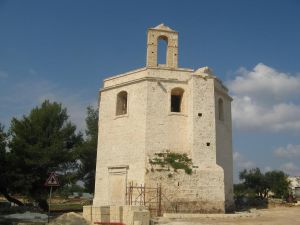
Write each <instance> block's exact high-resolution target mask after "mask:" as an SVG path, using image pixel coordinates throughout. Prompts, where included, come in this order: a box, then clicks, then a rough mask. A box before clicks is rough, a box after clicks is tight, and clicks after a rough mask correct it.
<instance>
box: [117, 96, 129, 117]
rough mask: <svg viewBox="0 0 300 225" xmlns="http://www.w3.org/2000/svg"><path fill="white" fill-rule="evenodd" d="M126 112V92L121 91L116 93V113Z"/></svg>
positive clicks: (122, 113)
mask: <svg viewBox="0 0 300 225" xmlns="http://www.w3.org/2000/svg"><path fill="white" fill-rule="evenodd" d="M126 113H127V92H126V91H121V92H119V93H118V95H117V109H116V115H117V116H119V115H124V114H126Z"/></svg>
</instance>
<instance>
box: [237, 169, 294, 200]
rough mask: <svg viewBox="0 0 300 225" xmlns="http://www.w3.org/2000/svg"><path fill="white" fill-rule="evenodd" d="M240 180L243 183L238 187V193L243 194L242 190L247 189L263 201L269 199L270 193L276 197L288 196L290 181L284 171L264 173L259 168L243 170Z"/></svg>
mask: <svg viewBox="0 0 300 225" xmlns="http://www.w3.org/2000/svg"><path fill="white" fill-rule="evenodd" d="M240 179H241V180H242V181H243V183H242V185H240V186H236V188H237V189H238V192H241V188H245V189H248V192H251V191H253V192H254V193H255V194H256V195H257V196H259V197H260V198H261V199H265V198H267V197H268V194H269V192H270V191H272V192H273V193H274V195H275V196H276V197H284V196H285V195H287V194H288V188H289V181H288V179H287V175H285V174H284V173H283V172H282V171H277V170H274V171H269V172H266V173H262V172H261V171H260V169H259V168H254V169H250V170H243V171H242V172H240Z"/></svg>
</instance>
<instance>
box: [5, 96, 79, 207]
mask: <svg viewBox="0 0 300 225" xmlns="http://www.w3.org/2000/svg"><path fill="white" fill-rule="evenodd" d="M68 118H69V117H68V114H67V110H66V108H63V107H62V105H61V104H59V103H56V102H50V101H48V100H46V101H44V102H43V103H42V104H41V106H40V107H36V108H34V109H32V110H31V112H30V113H29V115H28V116H23V118H22V119H16V118H13V119H12V121H11V127H10V133H11V140H10V142H9V149H10V151H9V152H8V153H7V154H6V156H7V157H8V161H9V163H10V165H9V167H10V171H9V173H8V174H7V176H8V177H9V178H10V183H9V184H8V188H9V190H10V192H12V193H21V194H24V195H27V196H28V197H30V198H32V199H33V200H35V201H36V202H38V204H39V206H40V207H41V208H43V209H47V207H48V205H47V202H46V199H47V194H48V190H47V188H46V187H45V186H44V183H45V180H46V179H47V177H48V173H49V172H58V173H60V174H64V175H65V174H66V173H67V172H68V171H69V172H72V171H73V170H74V168H75V167H76V159H77V155H76V148H77V147H78V146H80V145H81V143H82V135H81V134H80V133H76V126H75V125H74V124H72V123H71V122H70V121H69V120H68Z"/></svg>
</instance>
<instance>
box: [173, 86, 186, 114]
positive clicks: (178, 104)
mask: <svg viewBox="0 0 300 225" xmlns="http://www.w3.org/2000/svg"><path fill="white" fill-rule="evenodd" d="M183 93H184V90H183V89H181V88H174V89H172V91H171V112H182V97H183Z"/></svg>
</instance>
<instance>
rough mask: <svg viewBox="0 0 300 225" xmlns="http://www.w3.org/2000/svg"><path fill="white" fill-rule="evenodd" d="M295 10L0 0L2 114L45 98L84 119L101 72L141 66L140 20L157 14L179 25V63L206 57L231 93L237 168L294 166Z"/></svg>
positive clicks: (298, 151) (158, 19) (299, 170)
mask: <svg viewBox="0 0 300 225" xmlns="http://www.w3.org/2000/svg"><path fill="white" fill-rule="evenodd" d="M299 10H300V2H299V1H297V0H287V1H277V0H265V1H259V0H251V1H250V0H248V1H246V0H228V1H217V0H216V1H213V0H210V1H196V0H195V1H192V0H190V1H151V2H149V1H142V0H140V1H116V0H111V1H83V0H82V1H75V0H72V1H71V0H68V1H67V0H63V1H58V0H53V1H38V0H36V1H33V0H27V1H21V0H20V1H15V0H11V1H5V0H0V122H1V123H4V124H5V125H6V127H8V126H9V121H10V119H11V118H12V117H20V116H22V115H23V114H27V113H28V112H29V111H30V109H31V108H32V107H34V106H36V105H38V104H39V103H40V102H41V101H42V100H44V99H47V98H48V99H51V100H56V101H59V102H62V103H63V104H64V105H65V106H66V107H67V108H68V110H69V113H70V114H71V119H72V121H74V122H75V123H76V124H77V125H78V127H79V128H81V129H84V117H85V108H86V107H87V106H88V105H95V104H96V102H97V94H98V90H99V88H100V87H101V85H102V80H103V79H104V78H106V77H108V76H111V75H114V74H118V73H121V72H126V71H128V70H132V69H136V68H139V67H143V66H144V65H145V56H146V30H147V28H149V27H154V26H156V25H158V24H160V23H165V24H166V25H168V26H170V27H171V28H173V29H175V30H177V31H178V32H179V65H180V67H184V68H193V69H196V68H199V67H202V66H209V67H211V68H212V69H213V71H214V73H215V74H216V75H217V76H218V77H219V78H220V79H222V80H223V81H224V83H225V84H226V85H227V86H228V87H229V89H230V93H231V95H232V96H233V97H234V102H233V106H232V111H233V120H234V121H233V127H234V136H233V138H234V139H233V142H234V149H233V150H234V160H235V168H236V169H235V171H238V170H241V169H243V168H251V167H255V166H259V167H260V168H261V169H263V170H265V171H266V170H269V169H282V170H284V171H286V172H287V173H289V174H291V175H300V164H299V162H298V161H299V159H300V140H299V136H300V97H299V96H300V44H299V42H300V41H299V40H300V24H299V23H300V13H299ZM235 174H237V172H235Z"/></svg>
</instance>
